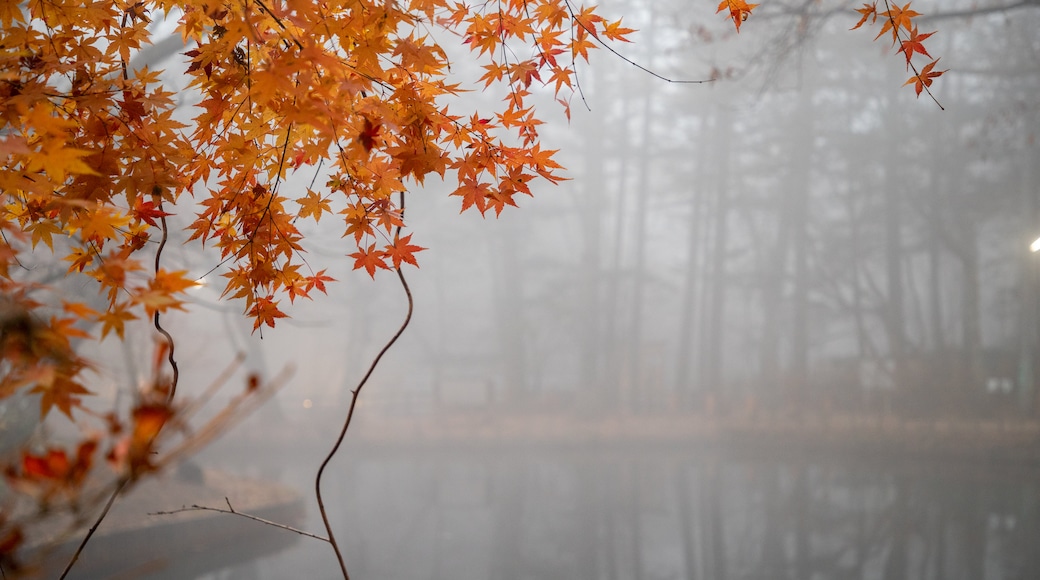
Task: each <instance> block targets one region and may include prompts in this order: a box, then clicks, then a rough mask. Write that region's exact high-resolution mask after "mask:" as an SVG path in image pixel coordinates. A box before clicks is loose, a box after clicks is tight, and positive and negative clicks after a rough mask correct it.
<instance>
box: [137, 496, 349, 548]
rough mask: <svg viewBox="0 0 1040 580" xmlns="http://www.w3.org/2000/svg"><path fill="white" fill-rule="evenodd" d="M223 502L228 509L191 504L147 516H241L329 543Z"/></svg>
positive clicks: (313, 535)
mask: <svg viewBox="0 0 1040 580" xmlns="http://www.w3.org/2000/svg"><path fill="white" fill-rule="evenodd" d="M224 501H225V502H227V506H228V509H224V508H215V507H209V506H204V505H197V504H192V505H191V507H182V508H180V509H176V510H170V511H160V512H150V513H149V514H148V515H150V516H169V515H173V514H179V513H181V512H197V511H207V512H217V513H221V514H231V515H235V516H241V517H243V518H246V519H248V520H253V521H254V522H260V523H261V524H267V525H269V526H274V527H276V528H281V529H283V530H287V531H290V532H294V533H297V534H300V535H301V536H307V537H308V538H314V539H315V540H321V541H323V542H328V541H329V539H328V538H325V537H322V536H319V535H317V534H312V533H310V532H308V531H305V530H301V529H299V528H294V527H292V526H287V525H285V524H280V523H278V522H273V521H271V520H268V519H264V518H262V517H259V516H254V515H252V514H247V513H243V512H238V511H235V508H233V507H231V501H230V500H228V498H227V497H225V498H224Z"/></svg>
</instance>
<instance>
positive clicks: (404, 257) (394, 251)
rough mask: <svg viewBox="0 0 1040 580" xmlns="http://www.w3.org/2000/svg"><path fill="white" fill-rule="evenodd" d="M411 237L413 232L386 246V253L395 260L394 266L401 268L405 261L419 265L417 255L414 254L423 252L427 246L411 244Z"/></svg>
mask: <svg viewBox="0 0 1040 580" xmlns="http://www.w3.org/2000/svg"><path fill="white" fill-rule="evenodd" d="M411 239H412V234H408V235H407V236H404V237H400V238H398V239H396V240H394V243H393V244H387V245H386V246H385V247H386V255H387V256H389V257H390V259H391V260H392V261H393V263H394V268H400V267H401V262H405V263H408V264H411V265H413V266H418V265H419V263H418V262H416V261H415V256H414V255H413V254H415V253H416V252H421V251H423V250H425V249H426V248H423V247H421V246H414V245H412V244H410V241H411Z"/></svg>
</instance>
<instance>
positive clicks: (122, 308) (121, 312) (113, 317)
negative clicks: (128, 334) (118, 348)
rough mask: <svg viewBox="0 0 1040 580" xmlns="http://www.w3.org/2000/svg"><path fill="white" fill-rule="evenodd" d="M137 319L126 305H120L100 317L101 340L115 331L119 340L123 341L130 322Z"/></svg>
mask: <svg viewBox="0 0 1040 580" xmlns="http://www.w3.org/2000/svg"><path fill="white" fill-rule="evenodd" d="M135 318H137V317H136V316H135V315H134V314H133V313H132V312H130V311H129V310H127V305H126V304H120V305H117V306H115V307H113V308H110V309H109V310H108V311H106V312H104V313H103V314H101V315H100V316H98V320H99V321H100V322H101V338H105V337H106V336H108V333H109V332H112V331H115V333H116V336H118V337H119V340H123V339H124V338H125V337H124V335H123V333H124V329H125V325H126V323H127V322H128V321H130V320H134V319H135Z"/></svg>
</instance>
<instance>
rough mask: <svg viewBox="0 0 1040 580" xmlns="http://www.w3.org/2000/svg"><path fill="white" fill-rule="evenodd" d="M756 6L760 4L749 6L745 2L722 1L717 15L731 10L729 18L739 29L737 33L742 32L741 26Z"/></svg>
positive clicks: (736, 0) (740, 0)
mask: <svg viewBox="0 0 1040 580" xmlns="http://www.w3.org/2000/svg"><path fill="white" fill-rule="evenodd" d="M756 6H758V4H748V3H747V2H746V1H745V0H722V2H720V3H719V8H718V10H716V11H715V13H716V14H718V13H719V12H722V11H723V10H729V18H730V19H732V20H733V25H734V26H736V27H737V32H740V25H741V24H743V23H744V21H745V20H747V19H748V17H749V16H751V11H752V10H754V9H755V7H756Z"/></svg>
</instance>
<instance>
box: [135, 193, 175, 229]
mask: <svg viewBox="0 0 1040 580" xmlns="http://www.w3.org/2000/svg"><path fill="white" fill-rule="evenodd" d="M171 215H173V214H171V213H167V212H165V211H161V210H160V209H159V207H158V206H157V205H156V204H155V202H151V201H142V200H141V199H138V200H137V205H136V206H134V216H135V217H137V219H139V220H141V221H143V222H145V223H147V224H148V225H150V226H155V227H158V226H159V224H158V223H157V222H156V221H155V220H156V219H157V218H164V217H169V216H171Z"/></svg>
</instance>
